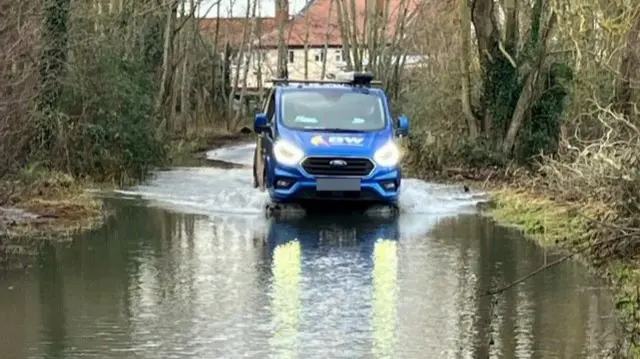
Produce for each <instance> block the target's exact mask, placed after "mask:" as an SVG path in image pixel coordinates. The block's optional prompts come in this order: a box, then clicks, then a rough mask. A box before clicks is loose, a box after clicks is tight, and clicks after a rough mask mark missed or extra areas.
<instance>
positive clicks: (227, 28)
mask: <svg viewBox="0 0 640 359" xmlns="http://www.w3.org/2000/svg"><path fill="white" fill-rule="evenodd" d="M251 20H253V19H247V18H245V17H230V18H202V19H200V32H201V33H203V34H206V35H209V36H215V34H216V26H218V24H219V26H218V39H220V40H221V42H223V43H224V42H225V39H228V41H229V44H230V45H231V46H239V45H242V42H243V41H242V40H243V34H244V29H245V27H247V30H248V31H249V30H250V29H251ZM255 20H256V21H257V23H256V25H255V28H254V29H255V31H254V33H253V34H252V36H250V37H249V38H250V39H252V38H253V39H255V38H256V37H258V36H260V35H262V34H266V33H270V32H272V31H273V30H274V29H275V28H276V20H275V18H273V17H262V18H255Z"/></svg>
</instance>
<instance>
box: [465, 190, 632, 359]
mask: <svg viewBox="0 0 640 359" xmlns="http://www.w3.org/2000/svg"><path fill="white" fill-rule="evenodd" d="M481 186H486V183H484V182H483V183H477V182H476V183H471V187H475V188H478V187H481ZM485 188H486V187H485ZM487 189H488V192H489V194H490V198H491V201H490V205H489V209H488V210H487V211H486V213H487V214H488V215H491V216H492V217H493V218H495V219H496V221H498V222H500V223H503V224H506V225H512V226H516V227H518V228H520V229H521V230H522V231H523V234H524V235H525V236H526V237H528V238H531V239H534V240H535V241H536V242H537V243H539V244H540V245H542V246H547V247H555V248H559V249H562V250H564V251H565V252H567V253H568V254H572V253H577V252H579V254H577V255H576V257H577V259H579V260H580V261H582V262H583V263H585V264H586V265H587V266H588V267H589V269H590V270H591V271H593V272H594V273H595V274H596V275H598V276H600V277H602V278H604V279H605V280H607V281H608V282H609V283H610V286H611V288H612V293H613V296H614V300H615V303H616V309H617V315H618V322H619V324H620V331H621V338H620V343H619V345H618V347H617V348H616V353H615V354H614V357H619V358H640V345H638V344H639V343H640V341H639V339H640V315H639V313H640V290H639V288H640V263H638V262H637V261H635V260H631V259H629V260H611V261H602V260H595V256H594V253H593V252H592V251H589V250H585V251H583V250H582V249H583V248H590V247H591V245H592V244H593V243H594V242H595V241H599V240H603V239H604V240H606V238H602V237H601V234H600V232H599V231H598V230H597V226H596V225H595V224H594V220H597V219H598V218H601V217H602V216H603V214H604V213H605V212H606V209H605V206H604V205H598V204H594V203H588V202H586V201H571V202H568V201H562V200H559V199H557V198H555V197H554V196H551V195H548V194H544V193H543V191H541V190H532V189H526V188H522V187H518V186H515V185H514V184H507V185H505V184H503V185H497V184H494V185H492V186H489V187H488V188H487Z"/></svg>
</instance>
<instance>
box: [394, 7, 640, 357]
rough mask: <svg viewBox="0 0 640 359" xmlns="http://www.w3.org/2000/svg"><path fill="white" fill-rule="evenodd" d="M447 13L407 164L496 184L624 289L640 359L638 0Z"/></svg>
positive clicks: (519, 217) (409, 103)
mask: <svg viewBox="0 0 640 359" xmlns="http://www.w3.org/2000/svg"><path fill="white" fill-rule="evenodd" d="M435 8H438V9H437V10H435V11H437V12H438V14H439V16H436V17H435V18H433V19H430V21H429V24H428V25H426V27H425V32H426V33H427V34H428V36H427V38H428V42H429V49H430V50H431V51H433V53H432V54H430V57H431V58H430V61H428V64H425V66H424V68H421V69H419V70H415V72H414V73H413V74H412V76H411V79H412V80H411V84H412V86H413V87H412V91H410V92H407V93H405V94H404V96H403V98H402V108H403V109H404V111H405V112H407V113H408V114H409V115H410V118H412V119H413V125H414V131H413V135H412V137H411V138H410V141H409V143H408V148H409V158H408V159H407V160H408V161H407V167H408V168H409V169H410V170H411V171H413V172H414V173H416V174H418V175H420V176H423V177H428V178H433V179H441V180H450V179H452V178H454V179H455V178H457V179H464V180H469V181H471V182H475V183H476V184H479V185H483V186H485V187H486V186H490V187H492V188H493V189H494V190H495V193H496V196H495V198H496V202H497V206H498V208H497V209H496V212H495V213H496V214H498V216H500V217H501V218H503V219H507V220H509V221H511V222H513V223H516V224H519V225H522V226H523V227H524V228H525V230H526V232H527V233H531V234H536V235H541V236H544V237H545V239H546V240H547V242H552V243H555V242H557V243H558V244H568V245H569V246H570V247H572V248H576V246H578V247H579V248H580V249H581V250H583V248H584V249H585V250H586V252H587V254H588V255H587V257H588V258H590V259H592V260H593V263H594V264H596V265H598V266H600V267H601V268H603V269H605V270H607V271H609V272H611V274H612V276H611V278H612V279H614V280H616V281H617V285H618V286H619V287H620V288H622V291H620V298H619V299H620V301H619V303H620V306H621V308H622V312H625V313H627V314H628V315H627V316H626V319H628V320H629V323H631V324H629V325H628V327H627V329H629V334H630V335H629V338H630V344H632V345H631V346H630V347H631V348H635V350H636V352H635V354H636V355H640V353H638V352H637V351H638V349H637V348H638V340H640V336H639V332H640V331H639V328H638V324H637V323H638V317H637V313H638V309H639V308H640V298H638V294H637V293H638V291H637V286H638V285H640V275H639V273H640V270H639V269H638V268H639V267H640V266H639V263H640V132H639V128H640V108H639V105H638V104H639V103H640V4H639V3H638V2H637V1H630V0H615V1H606V2H603V1H587V2H584V1H583V2H571V3H567V2H560V1H552V0H549V1H547V0H503V1H491V0H472V1H468V2H465V1H462V2H460V1H450V2H440V3H438V5H437V6H436V5H434V9H435ZM451 34H454V35H455V36H451ZM467 34H468V35H467ZM452 49H455V50H453V51H452ZM416 127H417V129H416ZM634 316H635V317H634ZM630 352H633V350H631V351H630Z"/></svg>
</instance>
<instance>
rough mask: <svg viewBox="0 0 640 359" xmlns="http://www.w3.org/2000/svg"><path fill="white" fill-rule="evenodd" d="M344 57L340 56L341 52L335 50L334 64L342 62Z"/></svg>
mask: <svg viewBox="0 0 640 359" xmlns="http://www.w3.org/2000/svg"><path fill="white" fill-rule="evenodd" d="M343 60H344V56H342V50H336V62H342V61H343Z"/></svg>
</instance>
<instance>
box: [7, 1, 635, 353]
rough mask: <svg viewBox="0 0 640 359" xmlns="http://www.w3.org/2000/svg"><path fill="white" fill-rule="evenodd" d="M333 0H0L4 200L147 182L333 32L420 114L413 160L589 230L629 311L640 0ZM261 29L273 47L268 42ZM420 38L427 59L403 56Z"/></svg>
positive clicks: (223, 126) (564, 227) (229, 123)
mask: <svg viewBox="0 0 640 359" xmlns="http://www.w3.org/2000/svg"><path fill="white" fill-rule="evenodd" d="M321 1H322V2H324V5H323V6H326V10H327V11H326V12H325V11H320V12H317V13H318V14H320V15H322V16H320V17H317V16H316V17H313V16H309V17H307V18H304V19H302V21H298V20H296V19H295V18H294V19H293V20H291V21H292V22H296V21H297V23H296V24H297V25H295V26H294V25H291V26H290V27H288V25H285V24H283V25H282V26H275V25H274V23H272V22H270V21H267V20H264V19H260V18H256V14H257V13H256V11H257V10H256V9H257V6H256V5H257V2H256V1H250V0H248V1H247V2H246V6H245V10H246V11H245V13H244V14H243V18H241V19H239V20H238V19H235V20H234V21H233V24H236V25H237V24H239V26H236V25H233V26H232V22H225V21H221V19H217V21H214V22H212V23H210V25H211V26H206V29H205V26H203V23H202V22H201V21H197V20H196V19H194V16H193V13H194V9H195V8H196V7H197V6H198V5H200V2H199V0H188V1H179V0H163V1H147V0H143V1H134V0H98V1H93V2H80V1H71V0H45V1H44V3H42V2H36V1H34V0H0V13H2V14H3V15H4V16H3V17H2V20H0V22H1V23H0V35H1V36H0V49H1V51H0V69H1V70H2V76H3V78H2V81H0V93H1V94H2V96H1V99H0V177H1V178H0V182H1V185H0V207H1V206H3V205H7V204H12V205H22V206H23V207H25V208H28V209H31V210H33V211H36V212H40V213H41V214H47V213H49V212H51V211H53V210H52V209H51V208H53V207H55V206H54V204H53V203H54V202H56V201H57V202H56V203H58V205H59V204H60V203H63V204H64V206H67V207H64V208H63V209H64V210H62V209H60V208H57V209H56V210H55V211H54V212H56V215H60V213H67V215H66V216H67V217H69V218H73V217H78V216H82V215H83V214H84V213H97V212H99V208H98V207H96V205H95V203H94V202H92V201H89V200H86V199H84V198H83V197H82V196H80V195H79V194H80V193H81V191H80V190H79V188H80V187H82V186H80V185H79V184H78V183H83V182H84V181H87V180H91V181H99V182H110V183H114V184H124V183H130V182H132V181H136V180H140V179H143V178H145V176H146V174H147V173H148V170H149V169H151V168H153V167H154V166H157V165H159V164H162V163H166V162H167V160H168V159H170V157H171V154H172V153H173V152H176V149H182V150H183V149H184V148H187V149H190V150H196V149H200V148H201V147H203V146H205V145H207V144H208V143H210V142H209V141H210V140H211V138H212V137H213V136H215V135H217V134H219V133H220V132H231V131H235V130H236V129H237V128H239V127H240V126H242V125H243V124H245V120H246V118H247V116H246V115H247V114H248V113H247V111H245V108H244V105H245V102H246V100H247V99H248V98H249V94H248V92H247V87H248V86H249V85H248V84H247V76H251V75H252V74H257V77H258V79H259V80H258V82H259V85H258V87H261V88H262V87H263V86H264V84H263V83H262V82H263V80H265V79H267V78H269V77H273V76H274V75H279V76H284V75H286V74H287V73H288V72H289V71H290V70H292V69H294V68H295V67H299V66H300V65H298V63H296V64H295V65H293V64H289V65H287V49H286V45H285V43H288V42H290V41H293V40H292V36H293V35H292V31H291V28H292V27H293V28H296V29H298V30H296V31H297V32H296V35H297V36H298V37H300V36H301V38H299V39H297V40H296V41H297V42H299V43H300V44H302V46H303V47H304V51H305V54H304V61H303V62H302V63H303V66H302V68H298V70H297V71H298V72H302V73H304V77H307V76H308V75H309V74H310V73H313V71H311V69H310V68H309V62H308V61H306V60H308V59H309V58H311V57H313V56H314V54H317V53H320V52H321V53H323V54H324V55H323V57H322V61H321V64H320V65H319V66H321V70H320V72H319V73H321V76H325V75H326V74H327V72H328V71H329V67H331V66H334V65H332V64H330V63H328V62H327V57H328V54H327V49H328V48H329V47H330V46H333V44H334V42H335V41H338V43H340V44H341V46H342V49H343V50H345V51H344V56H345V59H344V60H345V70H350V69H353V70H363V69H368V70H371V71H373V72H375V73H376V74H377V75H378V77H379V78H381V79H382V80H383V81H384V83H385V85H386V88H387V89H388V91H389V93H390V94H391V97H392V98H393V104H392V105H393V108H394V112H396V113H395V115H397V114H398V113H399V111H400V110H401V111H402V112H404V113H406V114H407V115H409V117H410V118H411V119H412V127H413V129H412V135H411V137H410V138H409V141H408V144H407V146H408V149H409V152H408V153H409V156H408V158H407V163H406V164H407V166H408V169H409V170H410V171H411V172H413V173H414V174H417V175H420V176H422V177H429V178H439V179H443V178H444V179H451V178H452V176H454V177H456V178H457V177H461V178H463V179H465V178H466V179H470V180H472V181H475V182H480V183H483V184H484V185H492V186H493V187H494V188H501V189H500V191H498V192H496V199H497V202H498V205H499V211H501V214H502V216H503V217H509V218H508V219H510V220H511V221H512V222H515V223H517V224H521V225H523V226H524V227H525V228H526V229H527V231H528V232H529V233H534V234H541V235H546V236H547V239H549V240H550V241H551V242H559V243H562V242H571V243H573V244H574V245H581V246H585V245H586V246H588V249H589V253H590V256H589V257H590V258H593V259H596V263H597V264H599V265H601V266H603V267H604V268H606V269H608V270H611V271H612V272H614V274H615V275H614V276H612V278H615V279H619V280H621V282H620V283H619V284H618V285H619V286H620V287H621V288H623V290H621V291H620V293H621V298H620V303H621V308H622V310H623V312H626V313H631V314H633V315H635V314H634V313H637V312H638V307H639V304H638V300H640V298H637V294H636V289H635V288H636V287H635V286H636V284H637V283H640V280H638V279H637V277H640V275H638V274H637V273H638V269H637V268H638V259H639V258H638V254H639V253H640V244H639V243H640V176H639V175H640V174H639V171H640V131H639V127H640V109H639V106H638V103H639V102H640V4H639V3H638V2H637V1H636V0H611V1H600V0H585V1H580V2H575V1H574V2H564V1H559V0H446V1H436V0H423V1H414V0H397V1H375V2H370V1H369V2H366V1H364V0H318V2H321ZM232 2H233V0H232ZM418 3H419V4H420V6H416V4H418ZM43 4H44V6H43ZM277 4H278V9H279V13H281V12H283V11H284V12H286V7H287V6H286V2H285V1H281V0H278V1H277ZM364 4H375V6H373V7H370V6H368V5H364ZM389 4H392V5H389ZM219 5H220V2H216V1H214V2H210V3H208V4H207V7H208V8H209V13H210V14H209V15H210V16H211V15H214V16H218V17H220V15H225V14H221V7H220V6H219ZM327 13H328V14H329V18H325V17H324V16H325V15H326V14H327ZM226 15H229V14H226ZM235 15H237V14H235ZM280 15H282V14H280ZM300 29H302V30H300ZM305 29H306V30H305ZM205 30H206V31H205ZM269 34H275V35H274V36H275V37H277V41H276V43H277V45H276V48H277V52H278V56H277V60H276V62H275V63H267V62H269V61H270V60H269V59H268V58H267V59H266V60H265V57H268V56H265V54H263V53H262V52H261V51H256V48H258V47H262V46H263V45H264V44H263V43H262V42H263V41H267V40H268V39H269V37H268V36H267V37H265V36H266V35H269ZM262 35H265V36H262ZM317 37H320V38H323V39H324V41H322V42H321V45H320V46H317V45H318V44H314V45H313V46H311V44H310V42H311V40H310V39H311V38H317ZM385 40H386V41H385ZM314 46H315V47H314ZM413 54H418V55H427V56H428V60H426V61H423V62H422V63H421V64H419V65H418V66H412V67H408V66H405V64H406V61H407V55H413ZM367 55H368V56H367ZM365 58H368V59H369V61H368V62H367V61H365ZM265 65H266V68H265ZM316 65H318V64H316ZM334 67H335V66H334ZM334 70H335V69H331V71H334ZM260 101H261V97H260V96H259V98H258V103H259V102H260ZM51 187H54V188H56V190H54V191H52V190H50V188H51ZM61 198H65V199H66V200H65V201H62V202H61V201H60V199H61ZM70 198H72V199H75V198H77V199H78V200H77V201H75V202H74V203H76V204H70V203H69V202H70V201H71V200H70ZM524 203H526V204H527V206H524ZM49 214H50V213H49ZM0 225H3V224H0ZM5 225H6V224H5ZM566 232H570V233H566ZM565 237H566V239H567V240H569V241H565ZM0 247H2V244H1V243H0ZM632 278H636V279H632ZM634 280H635V282H634ZM637 322H640V320H639V321H637ZM634 325H635V327H634ZM634 325H630V326H629V328H628V329H629V333H630V335H629V338H631V339H632V343H631V344H633V345H632V346H631V347H633V346H634V345H636V347H637V344H636V343H635V342H633V340H638V333H639V332H640V329H639V328H637V323H635V324H634ZM636 350H637V349H636Z"/></svg>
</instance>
